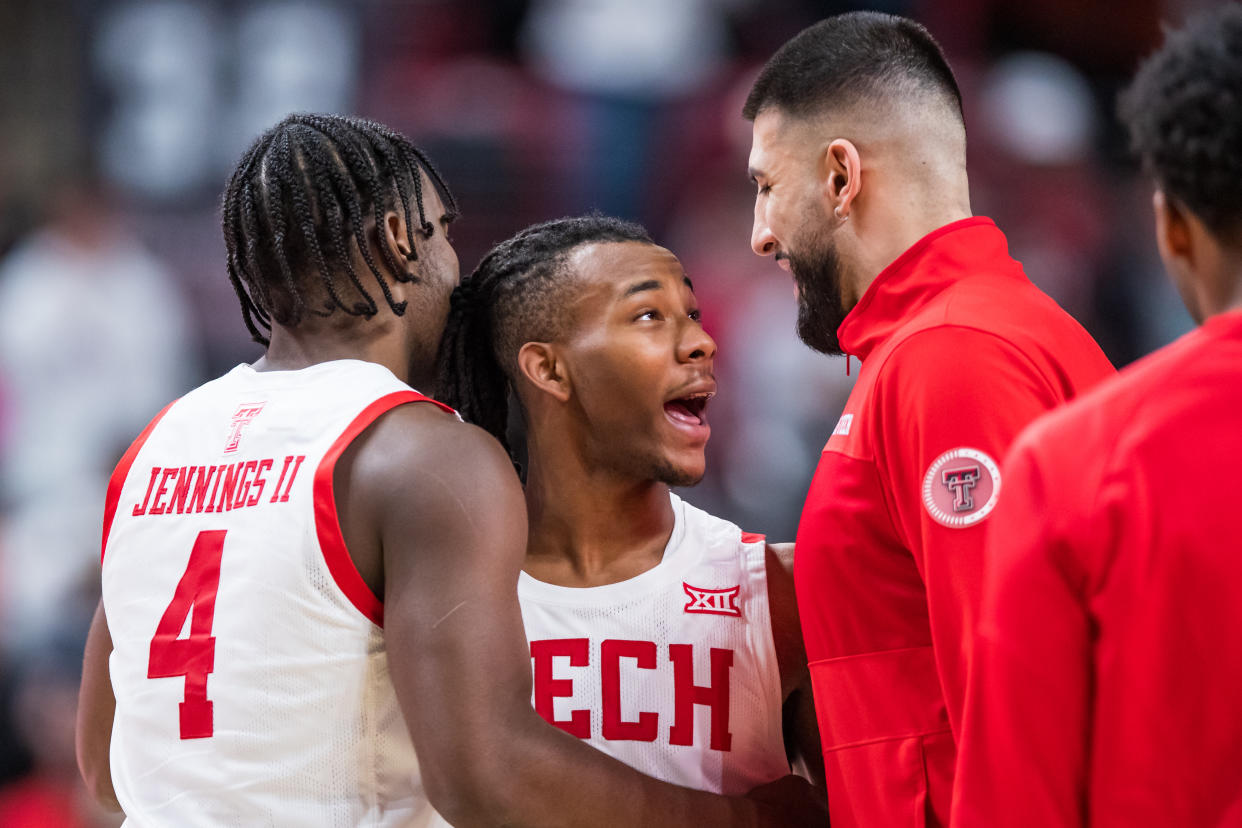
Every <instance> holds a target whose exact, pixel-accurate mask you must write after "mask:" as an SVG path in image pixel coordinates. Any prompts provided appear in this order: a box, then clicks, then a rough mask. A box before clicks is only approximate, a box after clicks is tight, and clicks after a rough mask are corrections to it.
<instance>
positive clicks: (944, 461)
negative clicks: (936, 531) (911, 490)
mask: <svg viewBox="0 0 1242 828" xmlns="http://www.w3.org/2000/svg"><path fill="white" fill-rule="evenodd" d="M1000 488H1001V476H1000V469H999V468H998V467H997V465H996V461H995V460H993V459H992V458H991V457H988V456H987V455H986V454H984V453H983V452H981V451H979V450H978V449H972V448H955V449H950V450H949V451H946V452H945V453H944V454H942V455H940V456H939V457H937V458H936V459H935V460H933V461H932V464H931V466H929V467H928V469H927V474H926V475H925V476H924V477H923V505H924V506H925V507H927V514H929V515H931V516H932V520H934V521H936V522H937V523H939V524H940V525H942V526H948V527H949V528H951V529H964V528H966V527H967V526H973V525H974V524H976V523H978V522H979V521H981V520H983V519H984V518H985V517H987V516H988V514H990V513H991V511H992V510H993V509H994V508H996V497H997V495H999V494H1000Z"/></svg>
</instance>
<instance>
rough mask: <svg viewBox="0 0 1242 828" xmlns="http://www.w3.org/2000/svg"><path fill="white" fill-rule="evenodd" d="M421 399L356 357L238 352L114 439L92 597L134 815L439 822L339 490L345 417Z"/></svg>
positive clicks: (126, 804)
mask: <svg viewBox="0 0 1242 828" xmlns="http://www.w3.org/2000/svg"><path fill="white" fill-rule="evenodd" d="M426 399H427V398H425V397H423V396H422V395H420V394H418V393H417V392H415V391H413V390H412V389H411V388H410V387H409V386H407V385H405V384H404V383H402V382H400V381H399V380H397V379H396V378H395V377H394V376H393V375H392V373H390V372H389V371H388V370H387V369H386V368H384V367H382V366H380V365H376V364H373V363H368V362H359V361H355V360H341V361H335V362H327V363H322V364H319V365H314V366H312V367H310V368H306V369H304V370H300V371H272V372H256V371H255V370H254V369H253V368H251V367H250V366H248V365H240V366H238V367H237V368H235V369H233V370H232V371H231V372H229V373H228V374H226V375H225V376H223V377H221V378H219V379H217V380H214V381H212V382H209V383H207V384H206V385H203V386H202V387H200V388H198V389H196V390H194V391H192V392H190V393H189V394H187V395H186V396H185V397H183V398H182V399H180V400H178V401H176V402H174V403H173V404H172V405H170V406H169V407H168V408H166V409H165V410H164V412H163V413H162V414H161V415H160V416H159V417H157V418H156V421H155V422H153V423H152V424H151V425H150V426H148V428H147V430H146V431H145V432H144V433H143V435H142V436H141V437H139V438H138V440H137V441H136V442H135V443H134V445H133V446H132V447H131V448H130V450H129V452H127V453H126V455H125V457H124V458H123V459H122V461H121V464H120V465H119V466H118V467H117V470H116V472H115V473H114V475H113V480H112V484H111V485H110V486H109V490H108V503H107V509H106V513H105V523H104V555H103V601H104V611H105V613H106V615H107V619H108V627H109V630H110V632H111V634H112V642H113V647H114V649H113V652H112V656H111V659H110V661H109V669H110V672H111V677H112V687H113V690H114V692H115V694H116V718H115V720H114V724H113V730H112V750H111V764H112V779H113V784H114V786H115V788H116V793H117V798H118V799H119V800H120V803H121V805H122V807H123V808H124V810H125V813H126V815H127V817H128V821H127V823H126V824H127V825H130V826H137V825H143V826H145V825H159V826H167V825H177V826H199V825H201V826H221V825H236V826H260V825H269V826H276V825H281V826H283V825H308V826H309V825H315V826H356V825H370V826H395V825H401V826H421V825H426V824H431V823H432V821H433V820H434V818H435V815H434V811H432V809H431V806H430V804H429V803H428V802H427V799H426V796H425V795H424V793H423V790H422V786H421V783H420V779H419V773H418V762H417V760H416V758H415V755H414V748H413V746H412V744H411V742H410V737H409V732H408V730H407V728H406V724H405V721H404V719H403V718H402V715H401V711H400V709H399V708H398V705H397V699H396V696H395V693H394V691H393V687H392V684H391V682H390V680H389V676H388V660H387V653H386V649H385V645H384V634H383V629H382V626H381V625H382V623H383V606H382V604H381V603H380V601H379V600H378V599H377V598H376V596H375V595H374V594H373V593H372V592H371V591H370V589H369V588H368V587H367V585H366V584H365V583H364V582H363V580H362V578H361V576H360V575H359V574H358V572H357V570H356V569H355V568H354V566H353V562H352V560H351V559H350V557H349V553H348V551H347V550H346V548H345V543H344V540H343V538H342V536H341V531H340V526H339V524H338V522H337V512H336V505H335V500H334V497H333V491H332V472H333V468H334V466H335V463H336V460H337V458H338V457H339V456H340V454H341V452H342V451H344V449H345V448H346V447H347V446H348V444H349V443H350V441H351V440H352V439H353V438H354V437H356V436H357V435H358V434H359V433H361V431H362V430H363V429H365V428H366V426H367V425H369V424H370V423H372V422H374V420H375V419H376V418H377V417H379V416H380V415H381V414H382V413H384V412H385V411H388V410H390V409H391V408H393V407H394V406H397V405H401V404H404V403H409V402H416V401H423V400H426ZM436 404H437V405H439V404H438V403H436Z"/></svg>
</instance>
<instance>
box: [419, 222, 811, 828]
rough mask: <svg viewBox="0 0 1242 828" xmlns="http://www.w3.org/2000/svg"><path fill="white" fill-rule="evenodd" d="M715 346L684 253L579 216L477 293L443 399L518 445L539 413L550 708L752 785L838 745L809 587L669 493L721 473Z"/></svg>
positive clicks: (533, 498) (629, 757)
mask: <svg viewBox="0 0 1242 828" xmlns="http://www.w3.org/2000/svg"><path fill="white" fill-rule="evenodd" d="M715 353H716V345H715V343H714V342H713V341H712V338H711V337H710V336H709V335H708V334H707V333H706V332H705V331H704V330H703V327H702V326H701V324H700V321H699V311H698V305H697V303H696V301H695V297H694V292H693V289H692V287H691V284H690V280H689V279H688V278H687V277H686V274H685V272H684V271H683V269H682V267H681V264H680V263H679V262H678V260H677V258H676V257H675V256H674V255H673V254H672V253H670V252H669V251H668V250H666V249H664V248H662V247H659V246H657V245H656V244H655V243H654V242H653V241H652V240H651V239H650V237H649V236H648V235H647V233H646V231H645V230H644V229H643V228H641V227H639V226H637V225H634V224H631V223H628V222H624V221H620V220H617V219H612V218H606V217H602V216H586V217H580V218H569V219H560V220H557V221H550V222H546V223H543V224H539V225H536V226H534V227H530V228H528V229H526V230H524V231H522V232H521V233H519V234H517V235H516V236H515V237H513V238H512V239H509V240H508V241H505V242H503V243H501V244H500V245H498V246H497V247H496V248H494V249H493V250H492V251H491V252H490V253H488V254H487V256H486V257H485V258H484V259H483V260H482V262H481V263H480V264H479V266H478V267H477V268H476V269H475V271H474V273H473V274H472V275H471V276H470V277H469V278H467V279H465V280H463V282H462V284H461V286H460V287H458V288H457V289H456V291H455V292H454V295H453V306H452V311H451V312H450V315H449V322H448V324H447V326H446V330H445V337H444V339H443V341H442V345H441V354H440V367H439V378H440V385H439V387H440V389H441V393H442V395H443V396H444V397H445V399H447V400H451V401H452V404H453V405H455V406H458V407H459V408H460V411H461V413H462V415H463V416H464V417H465V418H466V419H467V420H468V421H473V422H476V423H478V424H479V425H481V426H483V427H484V428H486V429H487V430H488V431H490V432H491V433H492V434H493V435H495V436H496V437H497V439H499V440H500V441H501V442H502V443H503V444H505V445H506V446H508V439H507V435H506V422H507V420H508V396H509V394H510V392H511V391H512V392H514V393H515V395H516V398H517V400H518V401H519V403H520V410H521V415H522V418H523V420H524V421H525V425H526V441H527V447H528V451H527V463H526V468H527V470H528V473H527V477H526V487H525V492H526V503H527V511H528V514H529V518H530V539H529V544H528V548H527V553H526V563H525V565H524V572H523V573H522V576H521V580H520V581H519V584H518V593H519V596H520V598H521V602H522V617H523V621H524V623H525V626H526V633H527V637H528V639H529V640H530V654H531V658H532V668H533V673H534V688H533V689H534V693H533V700H534V706H535V708H536V709H537V710H538V711H539V713H540V714H541V715H542V716H543V717H544V718H545V719H547V720H548V721H550V722H551V723H553V724H555V725H557V726H558V727H560V728H562V729H564V730H566V731H567V732H569V733H572V734H574V735H575V736H578V737H579V738H580V739H583V740H587V741H589V742H590V743H591V744H592V745H594V746H595V747H597V748H599V749H600V750H602V751H604V752H606V753H609V754H610V755H612V756H615V757H617V758H619V759H621V760H623V761H625V762H627V763H629V764H631V765H633V766H634V767H635V768H637V769H639V770H641V771H643V772H644V773H648V774H651V775H653V776H656V777H658V778H661V779H664V780H667V781H671V782H675V783H678V784H683V785H689V786H692V787H696V788H700V789H703V790H710V791H715V792H720V793H726V794H735V793H742V792H745V791H747V790H750V789H752V788H754V787H755V786H757V785H760V784H764V783H769V782H771V781H773V780H776V779H779V778H781V777H784V776H785V775H786V774H788V773H789V768H790V763H789V753H796V754H798V755H800V756H802V757H803V758H805V759H808V760H809V761H810V765H811V767H818V765H819V761H818V760H819V757H820V751H819V742H818V737H817V731H816V728H815V719H814V706H813V702H812V700H811V697H810V686H809V683H807V682H808V678H807V670H806V665H805V656H804V654H803V650H802V641H801V634H800V631H799V628H798V618H797V607H796V605H795V602H794V595H793V581H792V577H791V575H790V574H789V573H788V572H787V570H786V569H785V568H784V567H783V566H782V564H781V562H780V560H779V559H778V556H777V553H776V551H775V550H774V549H773V548H772V547H770V546H768V545H767V544H766V543H765V541H764V539H763V537H762V536H761V535H752V534H749V533H745V532H742V531H741V530H740V529H738V527H736V526H734V525H733V524H731V523H729V522H727V521H725V520H721V519H720V518H717V517H713V516H712V515H709V514H707V513H706V512H703V511H701V510H699V509H696V508H695V507H693V506H691V505H690V504H688V503H685V502H684V501H682V500H681V499H680V498H679V497H677V496H676V495H674V494H672V493H671V492H670V491H669V487H670V486H690V485H693V484H695V483H697V482H698V481H699V479H700V478H701V477H702V476H703V472H704V462H705V460H704V449H705V447H706V443H707V439H708V436H709V435H710V428H709V426H708V424H707V416H706V408H707V405H708V401H709V400H710V399H711V397H712V396H713V395H714V394H715V392H716V381H715V378H714V376H713V371H712V366H713V360H714V356H715ZM561 657H567V658H568V663H567V664H565V663H564V662H561V661H559V660H558V659H560V658H561ZM799 713H801V715H799ZM783 719H784V724H785V725H786V727H783V726H782V721H783ZM787 741H788V743H789V751H788V752H787V748H786V742H787ZM811 775H812V776H814V775H815V773H814V772H812V774H811ZM786 784H789V783H786ZM795 788H796V786H795V785H790V795H791V796H795V795H799V794H801V795H804V796H806V795H811V796H815V795H814V794H813V792H811V791H809V790H806V789H805V788H804V789H803V790H801V791H800V792H795ZM825 816H826V815H825V814H823V813H822V812H821V813H820V814H819V816H818V820H819V821H823V820H824V819H825ZM808 818H809V817H808Z"/></svg>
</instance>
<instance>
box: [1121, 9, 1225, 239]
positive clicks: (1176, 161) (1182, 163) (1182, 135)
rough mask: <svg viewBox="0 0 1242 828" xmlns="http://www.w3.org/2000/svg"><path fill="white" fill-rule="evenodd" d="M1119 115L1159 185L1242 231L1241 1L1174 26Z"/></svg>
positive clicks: (1204, 215)
mask: <svg viewBox="0 0 1242 828" xmlns="http://www.w3.org/2000/svg"><path fill="white" fill-rule="evenodd" d="M1120 112H1121V117H1122V120H1124V121H1125V122H1126V124H1127V126H1128V127H1129V130H1130V140H1131V144H1132V146H1133V148H1134V151H1135V152H1136V153H1137V154H1138V156H1139V158H1140V159H1141V161H1142V163H1143V167H1144V169H1145V170H1146V171H1147V173H1148V174H1149V175H1151V176H1152V177H1153V178H1154V179H1155V180H1156V183H1157V185H1158V186H1159V187H1160V189H1162V190H1164V192H1165V193H1167V194H1168V195H1169V196H1171V197H1172V198H1174V199H1175V200H1177V201H1178V202H1180V203H1182V204H1183V205H1185V206H1186V207H1187V208H1188V209H1189V210H1191V211H1192V212H1193V213H1194V214H1195V215H1196V216H1198V217H1199V218H1200V219H1202V220H1203V222H1204V223H1205V224H1206V225H1207V226H1208V228H1209V229H1210V230H1211V231H1212V232H1213V233H1215V234H1216V235H1222V234H1230V233H1235V232H1237V231H1239V230H1242V5H1238V4H1236V3H1229V4H1227V5H1223V6H1221V7H1220V8H1217V9H1213V10H1212V11H1209V12H1206V13H1203V14H1200V15H1197V16H1196V17H1194V18H1192V19H1191V20H1190V22H1189V23H1188V24H1187V25H1186V26H1185V27H1184V28H1182V29H1180V30H1177V31H1169V32H1168V33H1167V34H1166V36H1165V41H1164V45H1163V46H1161V47H1160V49H1159V50H1158V51H1156V52H1155V54H1153V55H1151V56H1150V57H1149V58H1147V60H1146V61H1144V62H1143V65H1142V66H1141V67H1139V70H1138V74H1137V75H1136V76H1135V78H1134V81H1133V82H1132V83H1131V84H1130V87H1129V88H1128V89H1127V90H1126V91H1125V92H1123V93H1122V96H1121V101H1120Z"/></svg>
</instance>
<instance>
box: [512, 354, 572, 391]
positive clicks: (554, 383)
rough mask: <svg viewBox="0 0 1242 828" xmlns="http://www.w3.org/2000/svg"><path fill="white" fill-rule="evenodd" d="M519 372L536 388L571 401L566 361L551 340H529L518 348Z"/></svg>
mask: <svg viewBox="0 0 1242 828" xmlns="http://www.w3.org/2000/svg"><path fill="white" fill-rule="evenodd" d="M517 364H518V374H519V375H520V376H521V377H522V378H524V379H525V380H526V381H527V382H529V383H530V384H531V385H533V386H535V388H537V389H539V390H540V391H543V392H544V393H546V394H550V395H552V397H553V398H555V399H556V400H558V401H560V402H568V401H569V377H568V376H567V375H566V373H565V363H564V361H563V360H562V359H560V356H559V354H557V352H556V346H554V345H552V344H551V343H549V342H527V343H526V344H525V345H523V346H522V347H521V349H519V350H518V356H517Z"/></svg>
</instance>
